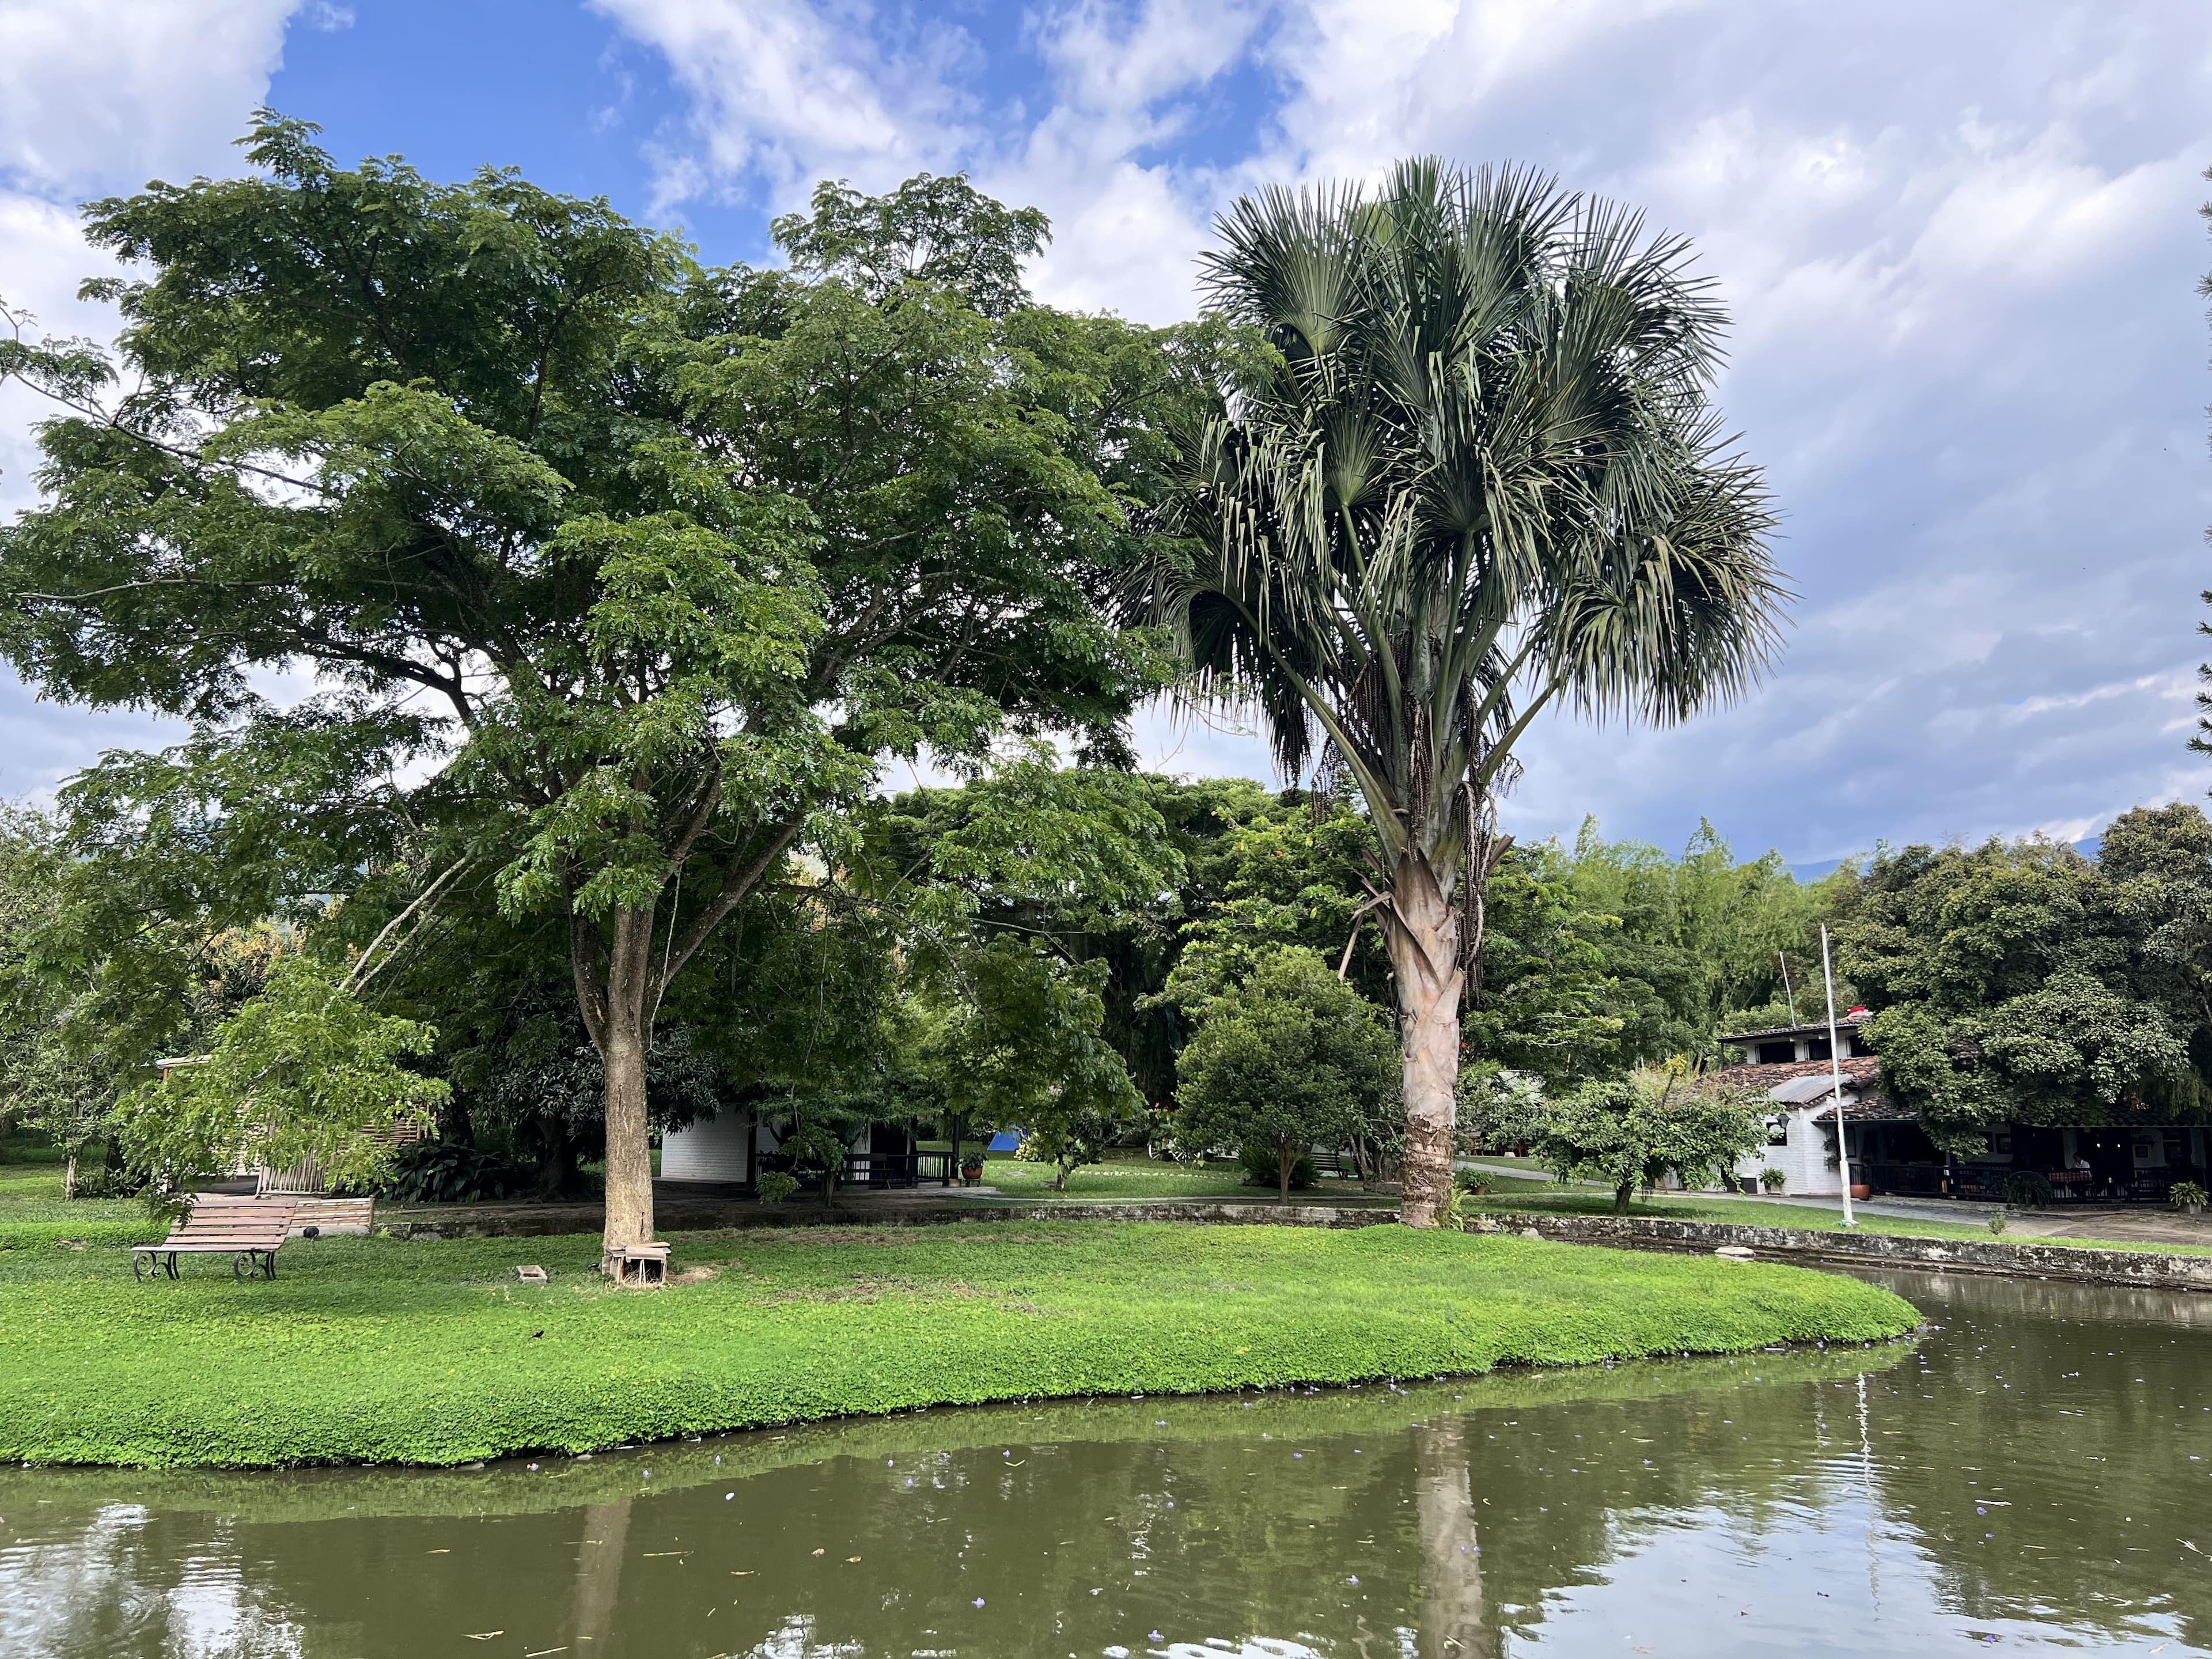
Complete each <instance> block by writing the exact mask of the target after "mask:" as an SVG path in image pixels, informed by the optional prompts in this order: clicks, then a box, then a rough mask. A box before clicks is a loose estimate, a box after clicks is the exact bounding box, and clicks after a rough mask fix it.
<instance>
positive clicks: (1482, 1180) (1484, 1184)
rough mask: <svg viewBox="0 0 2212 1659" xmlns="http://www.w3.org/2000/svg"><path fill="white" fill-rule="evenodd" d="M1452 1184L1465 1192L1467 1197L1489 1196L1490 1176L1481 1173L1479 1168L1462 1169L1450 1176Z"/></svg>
mask: <svg viewBox="0 0 2212 1659" xmlns="http://www.w3.org/2000/svg"><path fill="white" fill-rule="evenodd" d="M1452 1184H1453V1185H1454V1186H1455V1187H1457V1188H1459V1190H1460V1191H1462V1192H1463V1193H1465V1194H1467V1195H1468V1197H1469V1198H1487V1197H1489V1196H1490V1189H1491V1180H1490V1177H1489V1176H1486V1175H1485V1174H1483V1173H1482V1171H1481V1170H1461V1171H1460V1172H1459V1173H1458V1174H1457V1175H1455V1176H1453V1177H1452Z"/></svg>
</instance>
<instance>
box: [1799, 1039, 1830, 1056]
mask: <svg viewBox="0 0 2212 1659" xmlns="http://www.w3.org/2000/svg"><path fill="white" fill-rule="evenodd" d="M1829 1052H1830V1051H1829V1048H1828V1039H1827V1038H1826V1037H1814V1039H1813V1040H1812V1041H1811V1042H1808V1043H1807V1044H1806V1045H1805V1058H1806V1059H1808V1060H1826V1059H1827V1057H1828V1054H1829Z"/></svg>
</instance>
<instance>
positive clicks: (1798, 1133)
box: [1735, 1100, 1844, 1198]
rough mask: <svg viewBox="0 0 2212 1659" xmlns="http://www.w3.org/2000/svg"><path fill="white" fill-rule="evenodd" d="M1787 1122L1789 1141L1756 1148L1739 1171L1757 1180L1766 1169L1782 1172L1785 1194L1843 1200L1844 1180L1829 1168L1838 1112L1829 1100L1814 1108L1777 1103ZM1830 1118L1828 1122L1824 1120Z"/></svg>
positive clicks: (1741, 1161)
mask: <svg viewBox="0 0 2212 1659" xmlns="http://www.w3.org/2000/svg"><path fill="white" fill-rule="evenodd" d="M1773 1109H1774V1110H1776V1111H1778V1112H1780V1113H1782V1114H1783V1115H1784V1119H1785V1121H1786V1123H1787V1133H1788V1135H1789V1139H1787V1140H1786V1141H1785V1142H1784V1144H1783V1145H1781V1146H1760V1147H1757V1148H1754V1149H1753V1151H1752V1152H1748V1153H1747V1154H1746V1155H1745V1156H1744V1157H1742V1158H1739V1159H1738V1160H1737V1161H1736V1166H1735V1172H1736V1173H1737V1174H1738V1175H1740V1176H1744V1177H1745V1178H1747V1179H1748V1180H1753V1181H1756V1180H1757V1179H1758V1178H1759V1172H1760V1171H1761V1170H1781V1171H1782V1174H1783V1176H1784V1181H1785V1182H1786V1184H1785V1185H1784V1187H1783V1188H1782V1190H1783V1192H1784V1194H1788V1195H1790V1196H1793V1197H1800V1198H1840V1197H1841V1196H1842V1195H1843V1191H1844V1187H1843V1181H1842V1179H1841V1177H1840V1175H1839V1173H1838V1171H1837V1170H1832V1169H1830V1168H1829V1167H1828V1133H1827V1132H1828V1130H1829V1129H1831V1128H1832V1127H1833V1126H1834V1111H1835V1109H1834V1108H1833V1107H1832V1105H1831V1104H1830V1103H1828V1102H1826V1101H1825V1100H1824V1101H1821V1102H1820V1103H1818V1104H1816V1105H1813V1106H1784V1105H1782V1104H1780V1103H1773ZM1824 1118H1825V1119H1826V1123H1824V1122H1823V1119H1824Z"/></svg>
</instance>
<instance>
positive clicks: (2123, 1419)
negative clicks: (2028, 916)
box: [0, 1274, 2212, 1659]
mask: <svg viewBox="0 0 2212 1659" xmlns="http://www.w3.org/2000/svg"><path fill="white" fill-rule="evenodd" d="M1884 1277H1885V1282H1887V1283H1890V1284H1892V1285H1894V1286H1895V1287H1896V1288H1897V1289H1899V1291H1902V1292H1903V1293H1904V1294H1905V1295H1906V1296H1907V1297H1910V1298H1911V1299H1912V1300H1913V1301H1914V1302H1915V1304H1917V1305H1918V1306H1919V1307H1920V1308H1921V1309H1922V1310H1923V1311H1924V1312H1925V1313H1926V1315H1927V1316H1928V1317H1929V1321H1930V1322H1931V1323H1932V1325H1933V1326H1934V1327H1935V1328H1933V1329H1932V1330H1931V1331H1930V1332H1929V1333H1928V1334H1926V1335H1925V1336H1923V1338H1922V1339H1921V1340H1919V1341H1917V1343H1905V1344H1898V1345H1893V1346H1887V1347H1881V1348H1874V1349H1860V1348H1850V1349H1845V1350H1831V1351H1829V1352H1813V1353H1786V1354H1759V1355H1754V1356H1748V1357H1745V1358H1739V1359H1737V1360H1735V1361H1732V1362H1731V1361H1726V1360H1674V1361H1667V1362H1660V1363H1654V1364H1642V1365H1633V1366H1629V1365H1624V1366H1620V1367H1618V1368H1616V1369H1613V1370H1599V1371H1583V1372H1558V1373H1541V1374H1522V1375H1518V1376H1496V1377H1492V1378H1486V1379H1482V1380H1480V1381H1474V1382H1469V1383H1449V1384H1443V1385H1437V1384H1425V1385H1420V1386H1417V1387H1412V1388H1407V1389H1396V1388H1393V1387H1390V1386H1388V1385H1382V1384H1377V1385H1372V1386H1370V1387H1367V1388H1363V1389H1349V1390H1334V1391H1328V1392H1318V1393H1310V1394H1308V1393H1300V1394H1297V1395H1287V1394H1281V1393H1278V1394H1270V1395H1245V1396H1242V1397H1227V1398H1212V1399H1203V1400H1162V1399H1144V1400H1114V1401H1089V1402H1083V1403H1079V1404H1072V1405H1059V1406H1048V1407H993V1408H988V1409H975V1410H954V1409H945V1410H937V1411H931V1412H924V1413H912V1414H908V1415H905V1416H901V1417H898V1418H894V1419H876V1420H871V1421H864V1422H856V1423H848V1424H840V1425H823V1426H820V1427H817V1428H812V1429H806V1430H799V1431H793V1432H790V1433H788V1434H752V1435H733V1436H730V1437H724V1438H719V1439H717V1438H709V1439H707V1440H704V1441H700V1442H694V1443H684V1444H679V1445H661V1446H653V1447H649V1448H640V1449H632V1450H627V1451H620V1452H609V1453H603V1454H601V1455H599V1456H597V1457H593V1458H582V1459H570V1458H552V1459H543V1460H540V1461H539V1463H538V1467H536V1468H532V1467H530V1466H529V1465H528V1464H527V1463H526V1462H513V1463H505V1464H496V1465H494V1466H492V1467H490V1468H483V1469H471V1470H457V1471H452V1472H447V1473H441V1474H408V1473H397V1472H382V1471H374V1470H371V1471H351V1472H344V1471H329V1472H309V1473H302V1474H286V1475H241V1474H232V1475H213V1474H143V1473H133V1472H128V1471H90V1470H88V1471H69V1470H40V1469H15V1470H8V1471H0V1654H6V1655H9V1656H14V1655H40V1656H52V1659H86V1656H94V1655H100V1656H110V1655H115V1656H125V1655H127V1656H146V1659H152V1656H171V1655H176V1656H216V1655H232V1654H237V1655H252V1656H276V1655H301V1656H321V1655H331V1656H339V1655H343V1656H386V1655H390V1656H395V1659H397V1656H406V1659H413V1656H418V1655H445V1654H456V1655H469V1656H478V1655H482V1656H487V1659H489V1656H504V1659H522V1656H541V1659H542V1656H550V1655H553V1654H568V1655H571V1656H576V1659H641V1656H653V1659H670V1656H675V1659H689V1656H697V1659H707V1656H714V1655H728V1656H739V1655H745V1656H777V1659H805V1656H817V1655H821V1656H829V1655H836V1656H848V1655H849V1656H893V1655H896V1656H921V1655H945V1656H949V1655H959V1656H963V1659H964V1656H977V1659H982V1656H993V1659H996V1656H1006V1659H1056V1656H1059V1655H1061V1654H1066V1655H1070V1656H1074V1659H1093V1656H1110V1659H1121V1656H1127V1655H1164V1656H1174V1659H1199V1656H1205V1655H1214V1656H1219V1655H1225V1654H1242V1655H1250V1656H1276V1659H1289V1656H1304V1655H1329V1656H1338V1655H1344V1656H1352V1655H1358V1656H1373V1659H1381V1656H1404V1655H1418V1656H1421V1659H1449V1656H1473V1655H1498V1654H1506V1653H1515V1652H1525V1651H1534V1650H1547V1651H1555V1652H1561V1653H1575V1654H1603V1655H1641V1654H1655V1655H1670V1654H1671V1655H1696V1656H1711V1655H1722V1654H1737V1653H1741V1654H1753V1653H1757V1654H1771V1653H1774V1652H1778V1651H1784V1650H1787V1651H1790V1652H1792V1653H1795V1654H1825V1653H1833V1654H1866V1653H1882V1654H1903V1655H1917V1654H1938V1653H1941V1654H1955V1653H1957V1652H1959V1651H1960V1647H1961V1643H1962V1641H1972V1642H1979V1643H1982V1644H1996V1645H2001V1646H2005V1647H2014V1648H2017V1647H2022V1646H2041V1645H2048V1646H2053V1647H2065V1648H2070V1649H2081V1648H2087V1649H2114V1650H2125V1651H2129V1652H2142V1653H2147V1654H2148V1653H2157V1652H2160V1651H2161V1650H2164V1651H2166V1652H2168V1653H2171V1654H2173V1655H2174V1656H2175V1659H2179V1655H2181V1654H2183V1653H2185V1652H2190V1651H2203V1650H2206V1644H2208V1643H2212V1297H2208V1298H2201V1299H2191V1298H2189V1297H2185V1296H2183V1295H2179V1294H2168V1293H2163V1292H2156V1293H2154V1292H2141V1291H2117V1290H2099V1289H2093V1288H2087V1287H2081V1286H2075V1285H2052V1284H2044V1283H2035V1282H2015V1281H2007V1280H1977V1279H1942V1278H1934V1277H1928V1276H1921V1275H1907V1274H1899V1275H1886V1276H1884ZM2161 1644H2163V1647H2161Z"/></svg>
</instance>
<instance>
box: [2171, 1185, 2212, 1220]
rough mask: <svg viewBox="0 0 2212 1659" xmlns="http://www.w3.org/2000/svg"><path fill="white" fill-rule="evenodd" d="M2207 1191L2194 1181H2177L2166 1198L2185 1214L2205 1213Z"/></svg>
mask: <svg viewBox="0 0 2212 1659" xmlns="http://www.w3.org/2000/svg"><path fill="white" fill-rule="evenodd" d="M2205 1196H2206V1194H2205V1191H2204V1189H2203V1188H2202V1187H2200V1186H2198V1185H2197V1183H2196V1182H2193V1181H2177V1182H2174V1183H2173V1189H2172V1191H2171V1192H2169V1193H2168V1194H2166V1198H2167V1200H2168V1201H2169V1202H2171V1203H2172V1206H2173V1207H2174V1208H2175V1209H2177V1210H2179V1211H2180V1212H2182V1214H2184V1215H2203V1213H2204V1200H2205Z"/></svg>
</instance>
